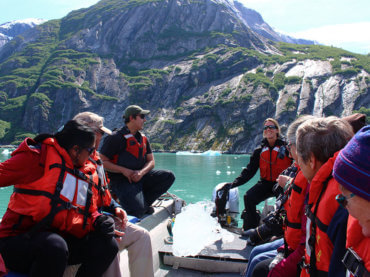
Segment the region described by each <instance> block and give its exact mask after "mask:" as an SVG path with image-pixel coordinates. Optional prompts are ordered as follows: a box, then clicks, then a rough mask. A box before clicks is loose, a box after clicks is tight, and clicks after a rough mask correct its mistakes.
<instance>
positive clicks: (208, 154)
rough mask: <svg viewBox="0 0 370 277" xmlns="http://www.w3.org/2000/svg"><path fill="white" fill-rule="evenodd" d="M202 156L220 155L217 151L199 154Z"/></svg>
mask: <svg viewBox="0 0 370 277" xmlns="http://www.w3.org/2000/svg"><path fill="white" fill-rule="evenodd" d="M200 155H202V156H221V153H220V152H218V151H213V150H208V151H206V152H203V153H200Z"/></svg>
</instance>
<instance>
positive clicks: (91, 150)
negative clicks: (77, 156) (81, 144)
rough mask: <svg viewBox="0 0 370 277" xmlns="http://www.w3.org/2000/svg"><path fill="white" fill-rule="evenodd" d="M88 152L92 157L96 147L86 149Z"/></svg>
mask: <svg viewBox="0 0 370 277" xmlns="http://www.w3.org/2000/svg"><path fill="white" fill-rule="evenodd" d="M84 149H86V151H87V152H89V155H91V154H92V153H93V152H94V151H95V147H85V148H84Z"/></svg>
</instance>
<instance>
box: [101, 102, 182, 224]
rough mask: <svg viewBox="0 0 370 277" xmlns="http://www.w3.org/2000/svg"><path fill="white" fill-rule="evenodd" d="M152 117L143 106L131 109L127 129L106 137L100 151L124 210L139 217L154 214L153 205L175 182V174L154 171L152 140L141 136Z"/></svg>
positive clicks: (128, 109) (126, 122)
mask: <svg viewBox="0 0 370 277" xmlns="http://www.w3.org/2000/svg"><path fill="white" fill-rule="evenodd" d="M148 113H149V111H148V110H143V109H142V108H141V107H139V106H136V105H131V106H128V107H127V108H126V110H125V113H124V115H123V117H124V119H125V126H124V127H123V128H121V129H120V130H118V131H116V132H114V133H113V134H112V135H111V136H108V137H106V138H105V139H104V142H103V145H102V148H101V150H100V156H101V158H102V160H103V163H104V168H105V170H106V171H107V172H108V176H109V179H110V188H111V190H112V192H113V193H114V194H115V195H116V196H117V197H118V199H119V202H120V204H121V206H122V208H123V209H124V210H125V211H126V212H127V213H128V214H129V215H133V216H136V217H142V216H143V215H144V214H145V213H149V214H150V213H153V211H154V210H153V207H151V206H150V205H151V204H152V203H153V202H154V201H155V200H156V199H157V198H158V197H159V196H161V195H162V194H163V193H165V192H166V191H167V190H168V189H169V188H170V187H171V185H172V184H173V182H174V181H175V176H174V174H173V173H172V172H171V171H168V170H154V169H153V168H154V166H155V161H154V156H153V153H152V150H151V148H150V143H149V140H148V138H147V137H146V136H144V135H143V134H142V133H141V132H140V130H142V129H143V126H144V123H145V121H146V118H145V116H146V115H147V114H148Z"/></svg>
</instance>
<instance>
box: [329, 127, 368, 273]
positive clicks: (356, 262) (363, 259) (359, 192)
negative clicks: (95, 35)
mask: <svg viewBox="0 0 370 277" xmlns="http://www.w3.org/2000/svg"><path fill="white" fill-rule="evenodd" d="M333 177H334V178H335V180H336V181H337V182H338V183H339V189H340V191H341V194H338V196H337V197H336V199H337V201H338V202H339V204H340V205H342V206H343V207H345V208H346V209H347V210H348V212H349V217H348V224H347V242H346V247H347V252H346V254H345V256H344V257H343V263H344V265H345V267H346V269H347V271H348V272H349V273H350V274H351V276H356V277H357V276H359V277H360V276H370V213H369V210H370V125H368V126H366V127H363V128H362V129H361V130H359V131H358V132H357V133H356V135H355V136H354V137H353V138H352V139H351V140H350V142H349V143H348V144H347V145H346V147H344V148H343V149H342V150H341V151H340V152H339V155H338V156H337V159H336V160H335V163H334V168H333Z"/></svg>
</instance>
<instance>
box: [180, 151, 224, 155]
mask: <svg viewBox="0 0 370 277" xmlns="http://www.w3.org/2000/svg"><path fill="white" fill-rule="evenodd" d="M176 155H179V156H186V155H197V156H221V153H220V152H218V151H213V150H208V151H206V152H203V153H196V152H191V151H179V152H176Z"/></svg>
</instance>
